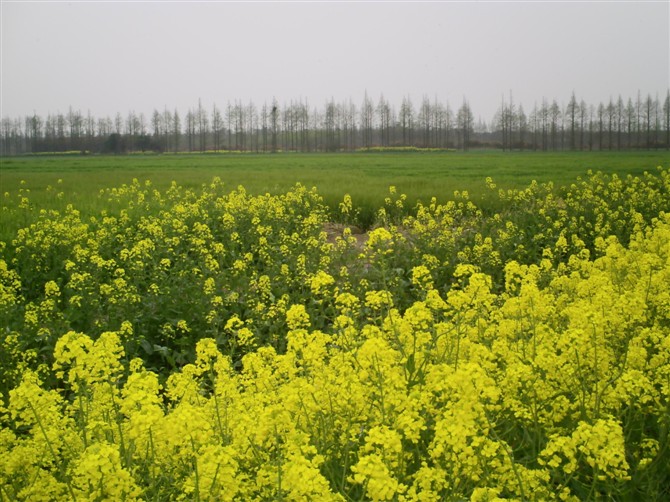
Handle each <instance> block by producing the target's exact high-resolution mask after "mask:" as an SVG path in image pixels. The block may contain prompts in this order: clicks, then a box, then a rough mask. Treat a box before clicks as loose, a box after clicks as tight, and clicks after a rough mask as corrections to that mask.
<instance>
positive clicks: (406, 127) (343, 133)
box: [0, 89, 670, 155]
mask: <svg viewBox="0 0 670 502" xmlns="http://www.w3.org/2000/svg"><path fill="white" fill-rule="evenodd" d="M375 147H381V148H393V147H399V148H402V147H410V148H438V149H460V150H468V149H470V148H499V149H503V150H540V151H556V150H624V149H640V148H643V149H654V148H665V149H669V148H670V89H669V90H668V92H667V94H666V96H665V99H663V100H662V102H661V100H660V99H659V98H658V96H656V97H652V96H651V95H649V94H648V95H647V96H646V97H643V96H642V95H641V93H639V92H638V94H637V96H635V97H633V98H631V97H629V98H627V99H625V100H624V99H623V98H622V97H621V96H619V97H618V99H612V98H611V99H610V100H609V102H607V103H602V102H601V103H599V104H597V105H594V104H587V103H585V102H584V100H580V99H578V98H577V96H576V95H575V94H574V93H573V94H572V96H571V98H570V100H569V102H568V103H567V105H559V104H558V103H557V102H556V100H555V99H554V100H552V101H551V102H549V101H548V100H547V99H543V100H542V102H541V103H539V104H537V103H536V104H535V105H534V106H533V108H532V109H531V110H530V111H529V112H526V111H525V109H524V107H523V105H522V104H521V103H516V102H515V101H514V99H513V96H512V94H511V93H510V95H509V96H503V97H502V99H501V104H500V106H499V108H498V110H497V111H496V113H495V115H494V116H493V117H492V118H491V120H489V121H488V122H486V121H484V120H482V119H478V120H476V121H475V118H474V116H473V113H472V110H471V107H470V104H469V102H468V100H467V99H463V102H462V103H461V104H460V105H459V106H458V107H457V108H454V107H452V106H451V105H450V104H449V103H448V102H446V103H444V102H440V101H438V100H437V99H432V100H431V99H429V98H428V97H427V96H424V97H423V99H422V100H421V102H420V103H419V104H417V105H415V104H414V103H413V102H412V100H411V98H409V97H406V98H403V100H402V102H401V103H400V105H399V107H396V106H395V105H394V104H392V103H390V102H389V101H388V100H387V99H385V98H384V96H383V95H381V96H380V97H379V99H378V100H376V101H373V100H372V99H371V98H370V97H369V96H368V95H367V93H366V94H365V96H364V99H363V102H362V103H361V104H360V105H357V104H355V103H354V102H353V101H352V100H351V99H348V100H345V101H341V102H336V101H335V100H334V99H331V100H329V101H327V102H326V103H325V104H324V105H323V106H321V107H311V106H310V105H309V104H308V102H306V101H303V100H297V101H290V102H288V103H282V104H280V103H279V102H278V101H277V100H276V99H273V100H272V101H271V102H269V103H268V102H265V103H263V105H262V106H260V107H259V106H257V105H256V104H255V103H253V102H249V103H243V102H241V101H239V100H236V101H232V102H230V101H229V102H227V104H226V105H225V107H223V108H219V106H217V105H216V104H214V105H213V106H212V107H211V109H206V108H205V107H203V106H202V102H201V101H200V100H198V104H197V106H195V107H192V108H189V110H188V111H187V112H186V113H185V114H184V115H182V114H181V113H180V112H179V111H178V110H177V109H175V110H169V109H167V108H164V109H163V110H162V111H159V110H154V111H153V113H152V114H151V116H146V115H145V114H144V113H139V114H138V113H135V112H134V111H130V112H128V113H127V114H126V115H122V114H121V113H117V114H116V115H115V116H114V117H113V118H112V117H109V116H106V117H97V118H96V117H94V116H92V115H91V113H90V112H88V113H86V114H83V113H82V112H81V111H80V110H75V109H73V108H72V107H70V108H69V110H68V111H67V113H60V112H59V113H56V114H48V115H47V116H46V117H43V116H40V115H38V114H36V113H35V114H33V115H31V116H25V117H22V118H10V117H3V118H2V121H1V123H0V154H1V155H18V154H25V153H41V152H70V151H72V152H90V153H108V154H124V153H133V152H159V153H165V152H174V153H177V152H206V151H222V150H227V151H231V150H233V151H245V152H278V151H298V152H338V151H356V150H359V149H370V148H375Z"/></svg>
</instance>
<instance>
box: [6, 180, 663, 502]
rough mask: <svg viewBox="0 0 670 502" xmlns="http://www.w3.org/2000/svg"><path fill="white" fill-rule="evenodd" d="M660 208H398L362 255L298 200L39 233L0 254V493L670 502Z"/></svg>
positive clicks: (638, 202)
mask: <svg viewBox="0 0 670 502" xmlns="http://www.w3.org/2000/svg"><path fill="white" fill-rule="evenodd" d="M487 183H488V184H489V186H490V188H491V190H494V189H495V188H496V187H495V183H493V181H492V180H490V181H487ZM668 188H670V176H669V175H668V173H667V171H663V170H661V171H659V173H658V174H656V175H653V176H652V175H645V176H644V177H643V178H641V179H637V181H635V179H629V180H623V179H619V178H613V179H605V178H603V177H602V176H598V175H594V176H593V177H592V178H591V179H590V181H588V182H587V181H583V182H582V181H580V182H579V183H576V184H575V186H574V187H572V188H569V189H568V191H567V192H565V193H564V194H563V198H562V200H560V201H559V200H557V198H556V197H554V194H553V191H552V189H551V187H548V186H540V185H537V184H532V185H531V186H529V187H528V188H527V189H524V190H520V191H502V192H501V194H500V197H501V198H502V199H503V202H505V203H506V204H509V205H510V207H511V208H515V210H516V211H519V212H521V213H522V214H523V215H524V217H527V218H528V219H527V220H526V222H525V223H523V222H522V221H520V220H514V221H512V219H513V218H514V215H515V214H516V213H514V212H511V213H510V214H506V213H501V214H497V215H494V216H493V217H491V218H490V219H487V220H485V222H486V225H489V226H490V227H491V228H493V229H494V230H493V231H492V232H491V233H489V234H487V232H486V229H487V227H486V225H483V224H481V223H482V222H483V221H484V219H483V218H484V217H483V215H482V214H481V211H480V210H479V209H478V208H477V207H476V205H475V204H474V203H473V202H472V201H471V200H469V196H468V194H467V193H465V192H459V194H458V198H457V199H456V200H455V201H451V202H448V203H446V204H443V205H440V204H438V203H437V201H436V200H433V201H431V203H430V204H429V205H428V206H419V207H417V208H416V209H417V210H416V214H415V215H414V216H411V217H410V216H406V217H404V218H402V217H401V210H404V209H403V208H404V207H405V206H404V204H405V202H406V199H405V198H404V197H402V196H397V191H396V189H392V190H390V194H389V195H390V197H389V202H388V204H387V205H386V207H385V208H383V209H384V214H385V215H386V218H387V220H386V221H385V225H386V226H380V227H379V228H376V229H374V230H373V231H371V232H370V233H369V239H368V241H367V243H366V244H365V245H364V246H363V247H362V248H361V247H356V245H355V243H353V242H349V241H345V240H342V243H341V244H337V245H332V244H330V243H328V242H327V237H326V236H325V235H324V232H323V231H322V230H323V224H324V223H325V222H326V217H327V215H326V212H325V210H324V208H323V206H322V205H321V201H320V198H319V197H318V194H317V193H316V192H315V191H313V190H307V189H306V188H304V187H302V186H296V187H295V188H294V189H293V190H291V191H290V192H288V193H286V194H284V195H279V196H271V195H265V196H257V197H256V196H251V195H250V194H248V193H247V192H246V191H244V189H243V188H241V187H240V188H238V189H236V190H233V191H232V192H228V193H226V192H225V191H224V189H223V185H222V183H221V181H220V180H215V181H214V182H213V183H212V184H210V185H207V186H205V187H203V189H202V190H201V191H200V192H198V191H196V190H193V189H187V188H185V187H180V186H179V185H177V184H173V185H172V187H171V188H170V189H169V190H168V191H166V192H165V193H160V192H158V191H156V190H153V189H151V187H150V186H149V185H142V184H140V183H139V182H133V183H132V184H131V185H128V186H124V187H120V188H117V189H110V190H105V191H103V193H102V195H101V197H103V198H104V200H105V201H106V204H107V205H108V211H109V213H107V214H104V215H100V216H99V217H95V218H92V219H83V218H82V216H81V214H80V213H79V212H78V211H77V210H76V209H75V208H73V207H70V208H68V209H67V210H66V211H65V212H64V213H63V214H60V213H55V212H51V213H50V212H44V213H40V214H39V215H36V217H35V220H34V221H32V222H31V223H30V224H29V226H28V227H26V229H23V231H19V232H18V233H17V236H16V239H15V240H14V241H13V242H12V243H0V251H2V253H3V256H2V258H1V259H0V316H1V318H2V320H3V322H4V323H5V325H4V327H5V332H3V335H2V341H1V342H2V352H1V353H0V358H2V359H1V361H2V366H1V369H0V377H2V378H1V380H0V384H2V402H1V403H0V424H1V425H2V427H1V429H0V493H2V497H3V498H8V499H11V500H71V499H76V500H80V499H81V500H124V499H125V500H140V499H141V500H146V499H155V500H274V499H279V498H284V499H288V500H354V499H355V500H399V501H433V500H435V501H437V500H445V499H453V500H466V499H470V500H508V499H520V500H524V499H530V498H536V499H538V500H582V499H591V500H597V499H610V498H611V499H624V498H630V497H632V496H634V495H635V496H638V495H639V496H644V497H646V498H647V499H650V500H652V499H659V500H660V499H663V498H664V497H665V496H667V495H668V492H667V486H668V482H667V481H668V473H667V465H668V462H670V457H669V453H668V452H669V451H670V448H669V446H670V445H669V443H668V437H667V430H668V425H669V423H668V409H669V408H668V407H669V406H670V404H669V403H670V324H669V319H670V293H669V292H668V288H667V284H668V283H669V282H670V215H669V214H668V212H667V211H666V210H665V208H666V207H667V206H663V207H660V206H659V202H658V201H659V200H662V201H664V200H666V199H664V198H663V197H666V195H664V194H667V193H670V191H669V190H668ZM610 200H613V201H616V205H615V206H612V205H611V204H610V203H609V202H610ZM17 204H19V205H22V206H25V207H23V208H22V209H21V210H25V211H30V208H29V207H28V206H29V205H30V204H29V201H28V202H27V203H23V202H20V203H17ZM526 206H532V208H533V213H532V215H529V214H528V213H523V211H524V209H523V208H524V207H526ZM619 206H620V207H619ZM341 210H342V211H344V212H345V213H346V214H348V215H349V216H351V215H353V213H355V211H354V207H353V203H352V202H351V200H348V201H347V199H346V198H345V200H344V202H343V206H342V207H341ZM345 210H346V211H345ZM664 211H665V212H664ZM531 216H532V218H531ZM533 218H534V219H533ZM590 218H592V219H590ZM68 228H70V230H69V231H68ZM354 240H355V239H354Z"/></svg>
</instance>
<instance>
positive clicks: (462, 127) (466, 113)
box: [458, 98, 474, 151]
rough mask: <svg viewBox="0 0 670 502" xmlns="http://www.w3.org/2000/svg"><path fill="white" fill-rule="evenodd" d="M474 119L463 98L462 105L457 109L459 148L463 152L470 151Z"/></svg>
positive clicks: (468, 105)
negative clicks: (460, 147)
mask: <svg viewBox="0 0 670 502" xmlns="http://www.w3.org/2000/svg"><path fill="white" fill-rule="evenodd" d="M473 122H474V117H473V115H472V111H471V110H470V104H469V103H468V102H467V100H466V99H465V98H463V104H462V105H461V107H460V108H459V109H458V130H459V132H460V134H461V146H462V148H463V150H465V151H468V150H469V149H470V135H471V133H472V127H473Z"/></svg>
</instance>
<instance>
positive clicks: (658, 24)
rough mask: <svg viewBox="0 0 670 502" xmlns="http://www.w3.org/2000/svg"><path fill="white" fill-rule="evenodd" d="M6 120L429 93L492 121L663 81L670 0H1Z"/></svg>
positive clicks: (656, 88) (397, 98)
mask: <svg viewBox="0 0 670 502" xmlns="http://www.w3.org/2000/svg"><path fill="white" fill-rule="evenodd" d="M1 9H2V103H1V105H2V113H1V115H2V116H11V117H18V116H23V115H27V114H32V113H33V112H37V113H38V114H41V115H46V114H47V113H56V112H58V111H61V112H66V111H67V110H68V108H69V106H72V107H73V108H75V109H79V110H81V111H82V112H83V113H86V112H87V111H88V110H90V111H91V113H92V114H93V115H94V116H104V115H109V116H113V115H115V114H116V112H117V111H118V112H121V113H122V114H123V115H125V114H126V113H127V112H128V111H129V110H135V111H136V112H137V113H140V112H144V113H145V114H147V116H148V115H150V114H151V113H152V111H153V110H154V109H159V110H163V108H164V107H165V106H167V107H168V108H169V109H171V110H172V109H174V108H177V109H179V110H180V112H185V111H186V110H187V109H188V108H189V107H196V106H197V103H198V99H199V98H200V99H202V103H203V105H204V106H205V107H207V108H209V107H211V104H212V103H214V102H216V103H217V105H219V106H220V107H223V106H225V104H226V102H227V101H231V102H232V101H234V100H242V101H244V102H248V101H249V100H252V101H254V102H255V103H256V104H257V105H259V106H260V105H262V104H263V102H264V101H268V102H269V101H271V100H272V97H273V96H275V97H276V98H277V99H278V100H279V102H280V103H281V102H289V101H291V100H298V99H301V98H302V99H303V100H305V99H306V100H308V102H309V103H310V105H311V106H316V107H318V108H320V109H321V108H323V105H324V103H325V101H326V100H327V99H329V98H331V97H332V98H334V99H335V100H336V101H344V100H347V99H349V98H351V99H352V100H353V101H354V102H355V103H356V104H357V105H360V103H361V102H362V99H363V95H364V92H365V91H367V92H368V95H369V96H370V97H371V98H372V99H373V101H375V102H377V100H378V99H379V96H380V95H381V94H382V93H383V94H384V96H385V97H386V98H387V99H388V100H390V101H391V103H392V104H394V105H396V107H398V106H399V105H400V102H401V100H402V97H403V96H406V95H408V96H410V97H411V98H412V100H413V102H414V104H415V106H417V105H418V104H419V103H420V101H421V99H422V96H423V95H427V96H429V97H430V98H431V99H433V98H434V97H437V99H438V100H440V101H442V102H445V101H448V102H449V103H450V104H451V105H452V107H454V108H457V107H458V106H460V104H461V102H462V100H463V97H464V96H465V97H466V98H467V99H468V101H469V102H470V105H471V108H472V110H473V112H474V113H475V116H476V117H477V116H480V117H481V118H482V119H484V120H487V121H488V120H490V119H491V118H492V116H493V114H494V113H495V111H496V109H497V108H498V106H499V104H500V101H501V96H502V94H505V96H506V97H507V96H508V95H509V92H510V90H511V91H512V93H513V96H514V100H515V101H517V102H521V103H523V105H524V106H525V108H526V110H527V111H530V109H531V108H532V106H533V104H534V103H535V102H540V101H541V100H542V98H543V97H547V98H548V99H550V100H551V99H553V98H555V99H557V101H558V102H559V104H565V103H567V101H568V100H569V98H570V95H571V93H572V91H573V90H574V92H575V93H576V95H577V97H578V98H581V99H584V100H585V101H586V102H587V103H590V104H598V102H600V101H603V102H606V101H608V100H609V98H610V96H612V97H614V98H617V97H618V96H619V95H621V96H622V97H624V99H627V98H628V97H632V98H635V96H636V95H637V92H638V90H639V91H641V92H642V94H643V96H646V94H647V93H650V94H652V96H653V95H656V94H658V95H659V98H660V99H661V100H662V99H663V98H664V97H665V94H666V92H667V89H668V87H669V86H670V2H669V1H667V0H665V1H656V2H643V1H632V2H580V1H571V2H565V1H564V2H543V1H525V2H482V1H461V2H327V3H324V2H292V3H288V2H225V3H224V2H202V3H196V2H118V1H117V2H92V1H89V2H76V1H71V2H28V1H18V2H13V1H11V0H9V1H8V0H2V2H1Z"/></svg>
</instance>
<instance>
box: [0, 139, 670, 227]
mask: <svg viewBox="0 0 670 502" xmlns="http://www.w3.org/2000/svg"><path fill="white" fill-rule="evenodd" d="M659 165H663V166H668V165H670V154H668V152H665V151H659V152H649V151H640V152H623V153H622V152H561V153H541V152H516V153H506V152H497V151H492V152H439V153H350V154H276V155H270V154H259V155H254V154H219V155H216V154H204V155H146V156H140V155H133V156H118V157H117V156H89V157H86V156H76V155H75V156H25V157H10V158H3V159H1V167H0V185H1V190H2V193H3V194H6V193H7V192H9V193H10V194H11V195H12V196H13V195H15V194H16V193H17V192H18V190H19V189H20V188H23V189H27V190H30V195H29V198H30V200H31V202H32V203H33V204H34V205H35V207H38V208H45V209H49V208H53V209H61V210H62V209H63V208H64V206H65V204H68V203H72V204H74V205H75V206H76V207H77V208H78V209H80V210H81V211H83V212H84V213H86V212H89V211H92V212H99V210H101V209H103V208H104V204H103V201H101V200H98V197H97V195H98V192H99V191H100V190H101V189H103V188H110V187H116V186H121V185H122V184H128V183H131V182H132V180H133V178H136V179H138V180H139V181H140V182H144V181H146V180H150V181H151V182H152V184H153V186H154V187H155V188H156V189H158V190H163V189H165V188H166V187H168V186H169V185H170V183H171V182H172V181H176V182H177V183H178V184H180V185H183V186H185V187H199V186H200V185H201V184H203V183H207V182H209V181H211V180H212V179H213V178H214V177H216V176H218V177H220V178H221V179H222V180H223V182H224V183H225V184H226V185H227V186H229V187H230V189H231V190H232V189H234V188H236V187H237V186H238V185H242V186H244V187H245V189H246V190H247V191H248V192H250V193H252V194H259V193H266V192H269V193H271V194H276V193H280V192H285V191H286V190H288V189H289V188H290V187H292V186H293V185H294V184H295V183H298V182H299V183H302V184H304V185H306V186H307V187H310V188H311V187H312V186H315V187H317V189H318V191H319V193H320V194H321V195H322V196H323V198H324V201H325V202H326V204H327V205H328V206H329V207H331V208H334V209H337V205H338V203H339V202H340V201H342V197H343V196H344V194H346V193H348V194H350V195H351V197H352V199H353V203H354V206H355V207H358V208H360V210H361V213H360V214H361V216H360V218H361V222H360V223H362V224H364V225H366V224H370V223H371V219H372V218H373V217H374V212H375V210H376V209H377V208H379V207H382V206H383V203H384V197H386V196H387V195H388V188H389V186H391V185H394V186H396V188H397V191H398V193H404V194H406V195H407V198H408V202H409V204H408V205H409V207H412V206H413V205H414V204H415V202H416V201H417V200H421V201H424V202H425V201H429V200H430V199H431V197H436V198H437V199H438V201H439V202H443V201H446V200H449V199H450V198H453V193H454V191H455V190H459V191H463V190H467V191H468V192H469V194H470V197H471V198H472V199H473V200H475V201H477V202H478V203H480V204H482V205H483V206H484V207H485V206H486V205H487V203H488V204H494V203H495V202H494V200H493V199H494V198H491V197H490V193H489V190H488V189H487V188H486V184H485V179H486V177H488V176H490V177H492V178H493V180H494V181H495V183H496V184H497V186H498V187H499V188H520V187H523V186H526V185H528V184H529V183H530V182H531V181H533V180H536V181H537V182H539V183H543V182H549V181H551V182H553V183H554V184H555V185H556V186H561V185H566V184H570V183H571V182H572V181H573V180H575V179H576V178H577V177H578V176H581V175H584V174H585V173H586V172H587V171H588V170H593V171H603V172H607V173H617V174H619V175H620V176H625V175H628V174H632V175H639V174H641V173H643V172H644V171H650V170H654V169H655V168H656V167H657V166H659ZM58 180H62V182H61V183H58ZM22 181H23V182H24V183H23V184H21V182H22ZM56 185H58V191H62V192H64V197H63V198H61V199H58V198H56V197H54V194H55V191H53V190H51V191H48V190H47V189H48V187H49V186H56ZM487 197H488V198H489V199H490V200H489V202H487V201H486V198H487ZM6 202H7V201H6V200H5V201H3V205H4V204H6ZM8 223H9V222H4V223H3V225H2V226H3V227H5V228H7V225H8ZM9 225H10V226H11V224H10V223H9Z"/></svg>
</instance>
